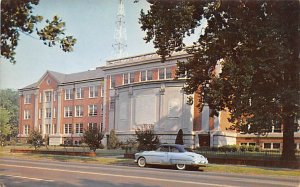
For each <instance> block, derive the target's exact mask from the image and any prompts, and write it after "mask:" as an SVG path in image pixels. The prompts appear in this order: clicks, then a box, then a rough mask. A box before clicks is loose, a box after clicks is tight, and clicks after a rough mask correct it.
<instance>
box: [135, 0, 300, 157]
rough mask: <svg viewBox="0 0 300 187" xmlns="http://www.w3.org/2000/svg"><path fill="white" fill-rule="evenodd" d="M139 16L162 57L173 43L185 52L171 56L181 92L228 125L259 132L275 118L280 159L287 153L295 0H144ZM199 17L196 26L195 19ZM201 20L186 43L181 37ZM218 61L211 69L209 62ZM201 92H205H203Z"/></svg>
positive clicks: (295, 64)
mask: <svg viewBox="0 0 300 187" xmlns="http://www.w3.org/2000/svg"><path fill="white" fill-rule="evenodd" d="M148 2H150V3H151V6H150V10H149V11H148V12H147V13H145V12H143V11H142V12H141V17H140V23H141V24H142V26H141V28H142V30H144V31H146V34H147V35H146V37H145V40H146V42H150V41H152V40H153V43H154V46H155V48H157V53H158V54H159V55H161V57H162V60H163V61H164V60H165V58H166V57H167V56H169V55H171V54H172V52H174V51H180V50H183V49H185V50H186V51H187V52H188V53H190V54H191V58H189V59H188V60H187V62H179V63H178V66H179V68H178V71H177V75H181V74H186V77H187V79H186V83H187V86H186V87H185V88H184V90H185V91H186V93H188V94H191V93H194V92H196V93H198V94H200V95H201V96H203V95H204V94H205V97H199V98H200V102H199V103H200V105H199V108H200V109H201V108H202V106H203V104H204V103H207V104H208V105H209V106H210V108H211V109H212V114H213V115H218V111H221V110H225V109H226V110H228V111H229V112H230V113H231V117H230V119H229V121H230V122H232V123H233V124H234V125H232V127H231V129H235V130H237V131H239V132H244V133H257V134H265V133H268V132H270V131H271V128H272V126H273V125H274V124H276V123H280V124H282V125H283V152H282V159H283V160H295V159H296V157H295V150H294V131H295V128H297V127H298V124H297V122H296V121H297V119H299V113H298V111H299V104H300V103H299V102H300V100H299V91H300V89H299V85H300V84H299V47H300V43H299V42H300V41H299V29H298V28H299V10H300V9H299V1H295V0H289V1H268V0H257V1H250V0H240V1H226V0H207V1H192V0H191V1H184V0H176V1H165V0H155V1H148ZM205 22H206V23H207V25H206V26H203V23H205ZM199 26H203V29H204V32H203V33H202V34H201V35H200V36H199V38H198V40H197V41H195V42H194V45H193V47H189V48H184V47H185V43H184V40H183V39H184V38H185V37H186V36H188V35H190V34H191V33H193V32H194V30H195V28H197V27H199ZM217 66H219V67H222V68H221V69H222V70H221V71H219V72H218V71H216V67H217ZM204 92H205V93H204Z"/></svg>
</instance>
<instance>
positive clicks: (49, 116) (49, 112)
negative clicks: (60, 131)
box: [46, 108, 51, 118]
mask: <svg viewBox="0 0 300 187" xmlns="http://www.w3.org/2000/svg"><path fill="white" fill-rule="evenodd" d="M46 118H51V108H46Z"/></svg>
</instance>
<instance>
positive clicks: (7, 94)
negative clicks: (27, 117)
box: [0, 89, 19, 138]
mask: <svg viewBox="0 0 300 187" xmlns="http://www.w3.org/2000/svg"><path fill="white" fill-rule="evenodd" d="M0 108H2V109H4V110H5V111H6V112H7V113H8V116H9V120H8V122H7V125H8V126H9V132H10V133H9V134H6V136H7V137H8V138H14V137H17V135H18V124H19V118H18V117H19V116H18V115H19V114H18V112H19V104H18V92H17V91H13V90H10V89H6V90H0Z"/></svg>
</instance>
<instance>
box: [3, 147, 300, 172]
mask: <svg viewBox="0 0 300 187" xmlns="http://www.w3.org/2000/svg"><path fill="white" fill-rule="evenodd" d="M12 148H24V149H25V148H26V149H27V148H28V147H13V146H7V147H0V157H10V158H22V159H30V160H51V161H61V162H81V163H95V164H108V165H127V166H133V167H136V164H135V163H134V162H133V160H132V159H124V158H122V157H121V156H120V155H122V154H123V153H124V151H123V150H107V149H103V150H97V157H80V156H62V155H46V154H24V153H10V149H12ZM42 149H45V148H42ZM61 149H62V148H61V147H56V148H55V150H61ZM80 149H81V151H82V148H74V149H73V148H68V149H67V150H68V151H73V150H75V151H80ZM52 150H53V149H52ZM86 151H88V150H86ZM199 170H201V171H203V172H219V173H235V174H243V175H269V176H293V177H297V176H300V170H299V169H283V168H266V167H254V166H240V165H221V164H209V165H208V166H205V167H200V168H199Z"/></svg>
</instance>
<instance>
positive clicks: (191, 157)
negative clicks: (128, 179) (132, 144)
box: [135, 144, 208, 170]
mask: <svg viewBox="0 0 300 187" xmlns="http://www.w3.org/2000/svg"><path fill="white" fill-rule="evenodd" d="M135 162H136V163H137V164H138V165H139V166H140V167H145V166H146V164H159V165H175V166H176V168H177V169H179V170H184V169H186V167H187V166H193V167H196V166H197V167H199V166H200V165H206V164H208V161H207V158H205V157H204V156H202V155H200V154H196V153H193V152H189V151H187V150H186V149H185V147H184V146H183V145H178V144H162V145H160V146H159V148H158V149H157V150H156V151H143V152H140V153H136V154H135Z"/></svg>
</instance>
